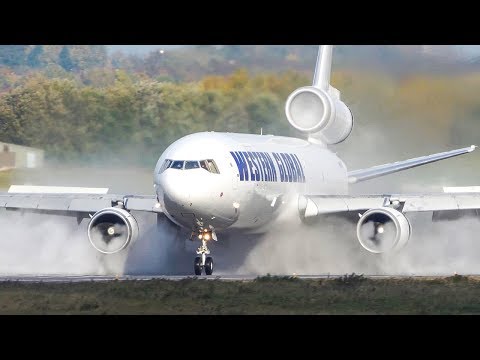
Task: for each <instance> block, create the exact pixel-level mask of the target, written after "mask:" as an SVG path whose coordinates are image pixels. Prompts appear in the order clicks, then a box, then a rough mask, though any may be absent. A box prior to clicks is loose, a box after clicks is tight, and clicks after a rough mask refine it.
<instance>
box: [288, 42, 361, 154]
mask: <svg viewBox="0 0 480 360" xmlns="http://www.w3.org/2000/svg"><path fill="white" fill-rule="evenodd" d="M331 67H332V45H322V46H320V48H319V51H318V57H317V65H316V68H315V77H314V79H313V85H312V86H306V87H302V88H299V89H297V90H295V91H294V92H293V93H292V94H290V96H289V97H288V99H287V102H286V104H285V113H286V115H287V119H288V122H289V123H290V124H291V125H292V126H293V127H294V128H295V129H297V130H298V131H300V132H301V133H303V134H306V135H308V139H309V141H312V142H321V143H325V144H327V145H333V144H338V143H341V142H342V141H344V140H345V139H346V138H347V137H348V136H349V135H350V133H351V132H352V129H353V115H352V112H351V111H350V109H349V108H348V107H347V105H345V103H344V102H342V101H341V99H340V92H339V91H338V90H337V89H335V88H334V87H332V86H331V85H330V73H331Z"/></svg>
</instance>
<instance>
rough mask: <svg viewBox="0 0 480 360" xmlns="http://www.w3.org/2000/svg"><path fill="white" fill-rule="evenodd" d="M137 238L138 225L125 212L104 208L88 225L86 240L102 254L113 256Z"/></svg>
mask: <svg viewBox="0 0 480 360" xmlns="http://www.w3.org/2000/svg"><path fill="white" fill-rule="evenodd" d="M137 238H138V224H137V221H136V220H135V218H134V217H133V216H132V215H131V214H130V213H129V212H128V211H126V210H123V209H119V208H113V207H112V208H106V209H103V210H100V211H98V212H97V213H95V215H94V216H93V217H92V219H91V220H90V223H89V224H88V239H89V240H90V243H91V244H92V246H93V247H94V248H95V249H96V250H97V251H99V252H101V253H103V254H115V253H117V252H119V251H122V250H123V249H125V248H126V247H127V246H128V244H130V243H131V242H132V243H133V242H135V241H136V240H137Z"/></svg>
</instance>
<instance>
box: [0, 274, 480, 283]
mask: <svg viewBox="0 0 480 360" xmlns="http://www.w3.org/2000/svg"><path fill="white" fill-rule="evenodd" d="M350 275H351V274H343V275H332V274H320V275H275V277H292V278H296V279H300V280H321V279H338V278H343V277H345V276H350ZM357 275H358V274H357ZM454 275H455V274H443V275H409V274H404V275H363V277H364V278H367V279H419V280H420V279H424V280H433V279H444V278H446V277H450V276H454ZM461 275H462V276H468V277H470V278H477V279H479V280H480V274H471V275H466V274H461ZM259 277H261V276H259V275H218V276H215V275H213V276H194V275H188V276H186V275H168V276H167V275H121V276H104V275H1V276H0V283H2V282H25V283H81V282H111V281H150V280H169V281H182V280H187V279H196V280H206V281H215V280H217V281H247V282H249V281H254V280H255V279H257V278H259Z"/></svg>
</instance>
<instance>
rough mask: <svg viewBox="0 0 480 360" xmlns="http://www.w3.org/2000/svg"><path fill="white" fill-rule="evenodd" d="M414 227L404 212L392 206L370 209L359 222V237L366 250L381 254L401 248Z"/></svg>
mask: <svg viewBox="0 0 480 360" xmlns="http://www.w3.org/2000/svg"><path fill="white" fill-rule="evenodd" d="M411 232H412V229H411V226H410V222H409V221H408V219H407V218H406V217H405V215H404V214H403V213H401V212H400V211H398V210H395V209H393V208H390V207H381V208H378V209H371V210H368V211H367V212H366V213H365V214H363V216H362V217H361V218H360V220H359V221H358V224H357V237H358V240H359V241H360V244H361V245H362V246H363V248H365V249H366V250H368V251H370V252H372V253H375V254H381V253H386V252H389V251H394V250H400V249H401V248H403V247H404V246H405V245H406V244H407V242H408V240H409V239H410V235H411Z"/></svg>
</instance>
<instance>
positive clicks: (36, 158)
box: [0, 141, 44, 170]
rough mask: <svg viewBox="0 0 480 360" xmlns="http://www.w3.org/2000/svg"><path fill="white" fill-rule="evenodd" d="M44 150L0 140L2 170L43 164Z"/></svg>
mask: <svg viewBox="0 0 480 360" xmlns="http://www.w3.org/2000/svg"><path fill="white" fill-rule="evenodd" d="M43 159H44V151H43V150H41V149H36V148H32V147H28V146H21V145H15V144H8V143H4V142H1V141H0V170H7V169H12V168H29V169H33V168H38V167H42V166H43Z"/></svg>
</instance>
